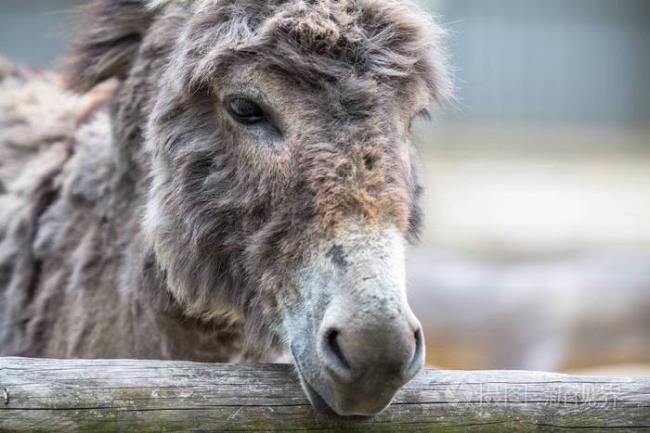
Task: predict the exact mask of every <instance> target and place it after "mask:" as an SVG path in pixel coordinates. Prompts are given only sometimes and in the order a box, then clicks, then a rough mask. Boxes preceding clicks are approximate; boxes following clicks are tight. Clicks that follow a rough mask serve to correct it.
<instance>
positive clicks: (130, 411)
mask: <svg viewBox="0 0 650 433" xmlns="http://www.w3.org/2000/svg"><path fill="white" fill-rule="evenodd" d="M188 431H192V432H214V431H218V432H258V433H261V432H373V433H375V432H391V433H393V432H396V433H399V432H427V433H428V432H438V431H441V432H477V431H478V432H482V431H490V432H491V431H494V432H528V431H552V432H555V431H572V432H576V431H589V432H592V433H593V432H611V431H616V432H625V431H630V432H639V431H650V378H644V379H616V378H600V377H599V378H596V377H580V376H567V375H561V374H551V373H537V372H525V371H477V372H464V371H437V370H426V371H424V372H422V373H421V374H420V375H418V377H417V378H415V379H414V380H413V381H412V382H411V383H410V384H408V385H407V386H406V387H405V388H404V389H403V390H402V391H401V392H400V393H399V394H398V396H397V397H396V399H395V401H394V403H393V404H392V405H391V406H390V407H389V408H388V409H387V410H386V411H385V412H383V413H382V414H380V415H378V416H376V417H374V418H370V419H355V420H343V419H336V418H329V417H324V416H320V415H317V414H315V413H314V412H313V410H312V409H311V407H310V405H309V403H308V402H307V400H306V399H305V397H304V395H303V392H302V391H301V389H300V385H299V383H298V380H297V379H296V376H295V375H294V373H293V371H292V368H291V367H290V366H287V365H278V364H271V365H246V364H243V365H241V364H240V365H220V364H216V365H215V364H198V363H191V362H172V361H142V360H128V361H123V360H44V359H27V358H0V432H19V433H27V432H65V433H73V432H92V433H99V432H188Z"/></svg>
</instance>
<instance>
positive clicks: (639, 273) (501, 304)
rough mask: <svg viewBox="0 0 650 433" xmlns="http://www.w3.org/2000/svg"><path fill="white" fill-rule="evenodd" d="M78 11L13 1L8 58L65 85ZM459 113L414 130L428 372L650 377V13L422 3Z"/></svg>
mask: <svg viewBox="0 0 650 433" xmlns="http://www.w3.org/2000/svg"><path fill="white" fill-rule="evenodd" d="M83 3H85V2H83V1H75V0H30V1H24V0H2V2H0V53H2V54H3V55H5V56H7V57H9V58H11V59H13V60H15V61H18V62H20V63H22V64H25V65H32V66H38V67H47V68H58V67H59V66H60V64H61V57H62V55H63V54H64V53H65V51H66V47H67V46H68V44H69V41H70V37H71V33H72V28H73V25H72V23H73V22H74V14H73V13H72V9H73V8H74V7H75V6H76V5H78V4H83ZM419 3H420V4H421V5H422V6H423V7H424V8H426V9H427V10H429V11H430V12H432V13H433V14H434V15H435V16H437V17H438V19H439V20H440V22H441V23H443V24H444V26H445V27H446V28H447V29H448V30H449V34H448V36H447V40H446V43H447V45H448V47H449V54H450V61H451V64H452V65H453V67H454V77H455V83H456V86H457V97H456V101H455V102H454V103H453V104H451V105H450V106H449V107H445V108H444V109H439V110H436V111H434V116H433V119H432V120H431V121H427V122H424V121H422V122H420V123H419V124H417V125H416V127H415V130H414V133H413V136H414V141H415V143H416V144H417V146H418V148H419V151H420V154H421V156H422V169H423V173H424V177H425V179H426V183H427V192H426V197H425V205H426V215H427V224H426V231H425V233H424V235H423V239H422V243H421V245H419V246H417V247H414V248H413V249H412V251H411V254H410V259H409V290H410V293H409V297H410V299H411V304H412V305H413V307H414V310H415V312H416V314H417V315H418V317H420V319H421V321H422V323H423V325H424V327H425V329H426V334H427V348H428V350H427V351H428V362H429V363H430V364H431V365H436V366H440V367H446V368H460V369H488V368H499V369H504V368H523V369H541V370H556V371H571V372H574V371H579V370H580V371H582V370H589V371H590V372H596V373H598V372H607V373H612V372H616V373H619V374H621V375H642V374H643V375H646V374H647V375H650V2H648V1H647V0H571V1H567V0H544V1H536V0H421V1H420V2H419Z"/></svg>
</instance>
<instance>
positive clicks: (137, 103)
mask: <svg viewBox="0 0 650 433" xmlns="http://www.w3.org/2000/svg"><path fill="white" fill-rule="evenodd" d="M85 17H86V18H85V19H86V22H85V24H84V25H83V26H81V28H80V33H79V38H78V42H77V43H76V44H75V46H74V49H73V51H72V55H71V58H70V62H69V69H68V73H67V75H66V77H67V78H66V83H65V84H64V83H63V82H62V79H61V77H58V76H56V75H54V74H51V73H47V72H45V73H36V72H30V71H26V70H22V69H18V68H16V67H14V66H12V65H11V64H9V63H8V62H6V61H0V95H2V96H0V126H1V127H0V299H1V300H0V319H1V326H0V328H1V333H2V336H1V340H0V342H1V346H0V351H1V352H2V353H3V354H5V355H7V354H13V355H23V356H38V357H84V358H117V357H120V358H125V357H129V358H158V359H183V360H194V361H204V362H237V361H264V362H266V361H274V360H277V359H279V358H280V357H282V356H283V354H285V355H286V356H287V357H289V356H290V359H292V361H293V363H294V365H295V367H296V370H297V374H298V375H299V377H300V380H301V383H302V386H303V389H304V391H305V393H306V395H307V396H308V398H309V400H310V401H311V403H312V404H313V406H314V407H316V408H317V409H319V410H323V411H329V410H331V411H334V412H335V413H336V414H338V415H341V416H349V415H362V416H371V415H374V414H377V413H378V412H380V411H381V410H383V409H384V408H385V407H386V406H387V405H388V404H389V403H390V401H391V400H392V398H393V396H394V395H395V393H396V392H397V390H398V389H399V388H400V387H401V386H403V385H404V384H405V383H406V382H408V381H409V380H410V379H411V378H412V377H413V376H414V375H415V374H416V373H417V372H418V371H419V369H420V368H421V366H422V365H423V359H424V340H423V336H422V331H421V329H420V325H419V323H418V321H417V319H416V318H415V317H414V315H413V313H412V312H411V309H410V308H409V305H408V303H407V300H406V295H405V271H404V268H405V263H404V262H405V258H404V250H405V245H406V244H408V242H413V241H415V240H416V239H417V236H418V231H419V230H420V225H421V219H422V218H421V211H420V208H419V205H418V201H419V198H420V195H421V191H422V188H421V186H420V183H419V179H418V171H417V166H416V162H415V156H414V154H415V151H414V149H413V148H412V145H411V144H410V142H409V130H410V127H411V123H412V122H413V120H414V119H415V118H416V117H417V116H419V115H423V114H426V112H427V108H428V107H429V106H430V105H431V104H432V103H433V102H439V103H440V102H444V101H445V99H446V98H447V97H448V96H449V93H450V85H449V80H448V78H447V73H446V69H445V59H444V53H443V51H442V49H441V42H440V41H441V36H442V34H443V33H442V31H441V29H440V28H439V27H438V26H437V25H436V24H435V22H434V21H433V20H431V19H430V18H427V17H426V15H424V14H423V13H422V12H421V11H420V10H418V8H417V7H416V6H414V5H412V4H410V3H409V2H407V1H397V0H319V1H307V0H267V1H257V0H194V1H183V0H166V1H165V0H162V1H153V2H147V1H144V0H99V1H96V2H95V3H93V4H92V5H90V6H89V7H88V8H87V10H86V11H85ZM70 90H74V91H75V92H71V91H70Z"/></svg>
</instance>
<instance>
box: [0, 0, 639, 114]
mask: <svg viewBox="0 0 650 433" xmlns="http://www.w3.org/2000/svg"><path fill="white" fill-rule="evenodd" d="M81 3H85V2H83V1H79V0H0V53H2V54H3V55H6V56H8V57H10V58H13V59H15V60H18V61H20V62H24V63H28V64H32V65H41V66H46V65H47V66H49V65H56V64H57V63H56V62H57V60H59V59H60V58H61V55H62V54H63V53H64V52H65V48H66V46H67V43H68V41H69V39H70V35H71V34H72V25H71V24H72V23H73V22H74V19H73V18H74V14H72V12H71V11H72V9H73V7H74V6H75V5H77V4H81ZM420 3H421V4H423V5H424V6H425V7H426V8H428V9H429V10H431V11H432V12H433V13H434V14H435V15H438V16H439V17H440V19H441V21H442V22H443V23H444V24H445V25H446V26H447V27H448V28H449V29H450V30H451V32H450V35H449V38H448V43H449V46H450V51H451V57H452V63H453V64H454V66H455V67H456V82H457V85H458V88H459V91H458V101H459V102H458V109H457V110H453V111H452V112H451V114H449V115H447V116H445V119H446V120H449V121H459V120H462V121H479V122H495V121H497V122H511V121H518V122H519V121H524V122H526V121H533V122H569V123H571V122H573V123H575V122H579V123H585V122H586V123H614V124H625V125H628V124H632V125H638V124H647V123H650V79H649V78H648V77H649V76H650V1H648V0H544V1H539V0H420Z"/></svg>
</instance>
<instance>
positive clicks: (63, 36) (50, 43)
mask: <svg viewBox="0 0 650 433" xmlns="http://www.w3.org/2000/svg"><path fill="white" fill-rule="evenodd" d="M83 3H86V2H84V1H80V0H0V54H1V55H3V56H6V57H9V58H10V59H12V60H14V61H17V62H20V63H23V64H29V65H33V66H55V65H59V64H60V63H61V57H62V56H63V54H64V53H65V51H66V48H67V46H68V44H69V41H70V38H71V36H72V34H73V33H74V31H73V28H74V22H75V20H74V16H75V14H74V8H75V7H76V6H77V5H80V4H83Z"/></svg>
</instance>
